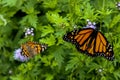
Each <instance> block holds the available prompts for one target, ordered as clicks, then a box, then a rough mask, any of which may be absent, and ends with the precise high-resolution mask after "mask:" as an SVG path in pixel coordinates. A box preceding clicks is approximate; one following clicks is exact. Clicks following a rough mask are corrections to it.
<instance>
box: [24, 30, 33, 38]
mask: <svg viewBox="0 0 120 80" xmlns="http://www.w3.org/2000/svg"><path fill="white" fill-rule="evenodd" d="M33 31H34V28H25V37H28V36H34V32H33Z"/></svg>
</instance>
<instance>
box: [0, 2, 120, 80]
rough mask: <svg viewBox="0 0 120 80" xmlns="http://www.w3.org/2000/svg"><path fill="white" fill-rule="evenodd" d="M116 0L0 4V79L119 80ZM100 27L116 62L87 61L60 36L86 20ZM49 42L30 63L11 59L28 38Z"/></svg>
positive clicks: (119, 37) (119, 26)
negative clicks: (30, 33) (27, 32)
mask: <svg viewBox="0 0 120 80" xmlns="http://www.w3.org/2000/svg"><path fill="white" fill-rule="evenodd" d="M117 2H119V0H0V80H120V10H119V9H118V8H117V7H116V3H117ZM87 19H89V20H90V21H93V22H96V23H100V31H101V32H102V33H103V34H104V35H105V36H106V38H107V40H108V41H109V42H110V43H111V44H112V45H113V50H114V56H115V59H114V61H108V60H107V59H105V58H103V57H95V58H93V57H88V56H86V55H83V54H82V53H80V52H78V51H77V50H76V48H75V45H73V44H71V43H68V42H65V41H64V40H63V35H65V34H66V32H67V31H71V30H74V27H75V26H76V27H77V28H82V27H84V26H85V25H86V24H87V23H86V20H87ZM26 27H27V28H29V27H33V28H34V29H35V36H34V37H31V38H30V39H31V40H33V41H36V42H39V43H46V44H48V48H47V50H45V51H44V52H43V53H41V54H40V55H36V56H35V57H34V58H32V59H30V60H29V61H28V62H19V61H16V60H14V58H13V54H14V51H15V49H17V48H20V45H21V44H22V43H24V42H26V41H27V40H29V39H28V38H25V37H24V29H25V28H26Z"/></svg>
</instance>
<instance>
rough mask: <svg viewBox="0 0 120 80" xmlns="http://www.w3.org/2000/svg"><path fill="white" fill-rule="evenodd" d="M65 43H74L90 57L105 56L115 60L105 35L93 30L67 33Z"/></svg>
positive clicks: (87, 29)
mask: <svg viewBox="0 0 120 80" xmlns="http://www.w3.org/2000/svg"><path fill="white" fill-rule="evenodd" d="M63 39H64V40H65V41H68V42H72V43H73V44H75V45H76V48H77V49H78V50H79V51H81V52H84V53H86V54H87V55H90V56H98V55H100V56H104V57H106V58H107V59H109V60H113V59H114V55H113V49H112V47H111V45H110V44H109V43H108V42H107V40H106V38H105V37H104V35H103V34H102V33H101V32H99V31H96V30H94V29H92V28H84V29H80V30H74V31H72V32H69V33H67V34H66V35H65V36H64V38H63Z"/></svg>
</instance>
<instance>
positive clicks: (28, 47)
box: [21, 41, 47, 57]
mask: <svg viewBox="0 0 120 80" xmlns="http://www.w3.org/2000/svg"><path fill="white" fill-rule="evenodd" d="M46 48H47V45H45V44H39V43H37V42H32V41H28V42H26V43H25V44H22V45H21V49H22V53H21V54H22V55H24V56H27V57H33V56H34V55H36V54H38V53H40V52H43V51H44V50H45V49H46Z"/></svg>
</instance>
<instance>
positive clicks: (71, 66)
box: [65, 57, 80, 71]
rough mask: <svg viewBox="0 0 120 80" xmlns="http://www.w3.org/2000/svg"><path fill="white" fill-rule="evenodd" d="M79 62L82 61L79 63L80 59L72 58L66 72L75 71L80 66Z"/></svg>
mask: <svg viewBox="0 0 120 80" xmlns="http://www.w3.org/2000/svg"><path fill="white" fill-rule="evenodd" d="M79 62H80V61H79V59H78V57H71V59H70V60H69V62H68V64H67V66H66V68H65V70H66V71H67V70H70V69H74V68H75V66H78V64H79Z"/></svg>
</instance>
